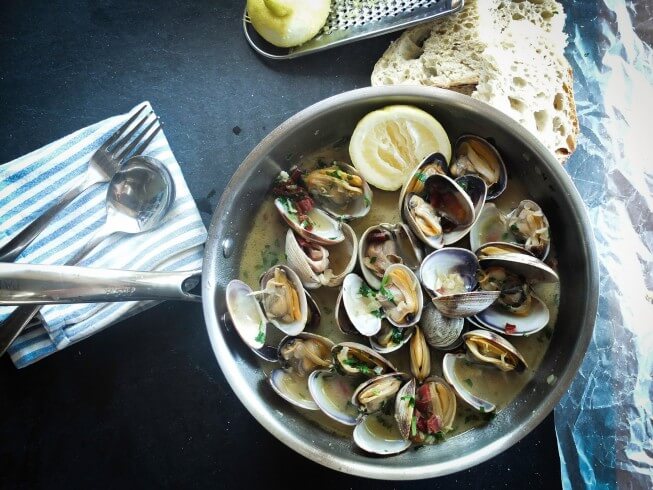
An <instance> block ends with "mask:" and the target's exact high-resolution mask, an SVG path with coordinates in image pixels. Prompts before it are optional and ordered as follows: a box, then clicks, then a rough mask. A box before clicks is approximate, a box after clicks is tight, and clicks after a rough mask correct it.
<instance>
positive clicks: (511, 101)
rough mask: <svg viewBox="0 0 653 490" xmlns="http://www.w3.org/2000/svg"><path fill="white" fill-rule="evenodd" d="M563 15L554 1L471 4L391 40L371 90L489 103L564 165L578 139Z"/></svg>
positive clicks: (482, 1) (488, 0)
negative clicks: (414, 90)
mask: <svg viewBox="0 0 653 490" xmlns="http://www.w3.org/2000/svg"><path fill="white" fill-rule="evenodd" d="M564 21H565V16H564V12H563V10H562V7H561V6H560V5H559V4H558V3H557V2H555V1H553V0H522V1H515V0H512V1H509V0H467V1H466V2H465V7H464V8H463V10H462V11H461V12H459V13H457V14H454V15H452V16H449V17H446V18H443V19H438V20H436V21H434V22H431V23H429V24H425V25H421V26H418V27H415V28H413V29H410V30H408V31H406V32H404V33H403V34H402V36H401V37H400V38H399V39H398V40H397V41H395V42H394V43H392V45H391V46H390V47H389V48H388V50H387V51H386V52H385V53H384V55H383V56H382V57H381V59H380V60H379V61H378V62H377V64H376V66H375V67H374V71H373V73H372V85H393V84H411V85H415V84H417V85H430V86H435V87H442V88H447V89H451V90H455V91H458V92H461V93H465V94H467V95H471V96H472V97H474V98H476V99H479V100H482V101H484V102H487V103H489V104H491V105H493V106H494V107H496V108H497V109H499V110H501V111H503V112H505V113H506V114H508V115H510V116H511V117H513V118H514V119H515V120H517V121H519V122H520V123H521V124H522V125H524V126H525V127H527V128H528V129H529V130H530V131H531V132H533V133H534V134H535V135H536V136H537V137H538V138H539V139H540V141H542V143H544V145H545V146H547V148H549V149H550V150H551V151H552V152H553V153H554V154H555V155H556V157H557V158H558V159H559V160H560V161H564V160H565V159H566V158H567V157H568V156H569V155H570V154H571V153H572V152H573V151H574V149H575V146H576V136H577V134H578V131H579V128H578V120H577V117H576V110H575V103H574V98H573V75H572V72H571V67H570V66H569V63H568V62H567V60H566V59H565V57H564V48H565V46H566V43H567V38H566V35H565V34H564V32H563V26H564Z"/></svg>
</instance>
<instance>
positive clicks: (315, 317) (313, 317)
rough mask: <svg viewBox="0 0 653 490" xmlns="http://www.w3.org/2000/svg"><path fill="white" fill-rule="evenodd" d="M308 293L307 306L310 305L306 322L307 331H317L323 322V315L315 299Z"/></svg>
mask: <svg viewBox="0 0 653 490" xmlns="http://www.w3.org/2000/svg"><path fill="white" fill-rule="evenodd" d="M304 292H305V293H306V304H307V305H308V319H307V320H306V329H308V330H316V329H317V327H319V326H320V322H321V321H322V313H321V312H320V307H319V306H318V305H317V302H316V301H315V299H313V296H311V294H310V293H309V292H308V291H304Z"/></svg>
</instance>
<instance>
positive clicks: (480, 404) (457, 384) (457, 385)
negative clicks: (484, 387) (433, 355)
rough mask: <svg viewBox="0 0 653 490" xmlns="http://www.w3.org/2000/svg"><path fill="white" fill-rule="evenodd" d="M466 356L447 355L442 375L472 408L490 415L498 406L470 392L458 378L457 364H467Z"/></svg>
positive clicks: (443, 360) (443, 361)
mask: <svg viewBox="0 0 653 490" xmlns="http://www.w3.org/2000/svg"><path fill="white" fill-rule="evenodd" d="M465 361H466V357H465V354H445V355H444V358H443V359H442V373H443V374H444V377H445V378H446V380H447V382H449V384H450V385H451V386H452V387H453V389H454V390H455V392H456V394H457V395H458V396H459V397H460V399H461V400H463V401H464V402H465V403H467V404H468V405H469V406H470V407H472V408H474V409H476V410H478V411H479V412H483V413H490V412H494V411H495V410H496V408H497V407H496V405H495V404H494V403H491V402H489V401H487V400H484V399H483V398H480V397H478V396H476V395H475V394H473V393H472V392H470V391H469V390H468V389H467V387H466V386H465V384H464V383H462V382H461V381H460V380H459V379H458V376H456V363H457V362H465Z"/></svg>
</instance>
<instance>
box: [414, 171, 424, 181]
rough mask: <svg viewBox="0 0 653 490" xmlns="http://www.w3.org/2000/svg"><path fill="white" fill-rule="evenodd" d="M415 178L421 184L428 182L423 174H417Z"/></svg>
mask: <svg viewBox="0 0 653 490" xmlns="http://www.w3.org/2000/svg"><path fill="white" fill-rule="evenodd" d="M415 178H416V179H417V180H419V181H420V182H426V174H425V173H423V172H417V173H416V174H415Z"/></svg>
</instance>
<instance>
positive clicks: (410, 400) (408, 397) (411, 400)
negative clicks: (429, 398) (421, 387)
mask: <svg viewBox="0 0 653 490" xmlns="http://www.w3.org/2000/svg"><path fill="white" fill-rule="evenodd" d="M401 399H402V400H408V406H410V407H414V406H415V397H414V396H411V395H404V396H402V397H401Z"/></svg>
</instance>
